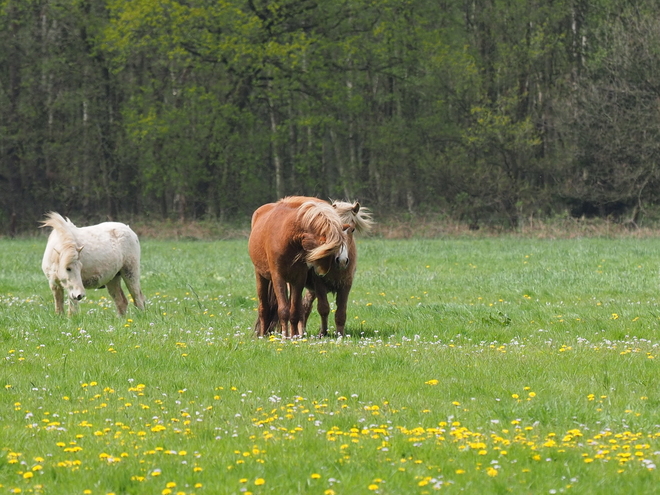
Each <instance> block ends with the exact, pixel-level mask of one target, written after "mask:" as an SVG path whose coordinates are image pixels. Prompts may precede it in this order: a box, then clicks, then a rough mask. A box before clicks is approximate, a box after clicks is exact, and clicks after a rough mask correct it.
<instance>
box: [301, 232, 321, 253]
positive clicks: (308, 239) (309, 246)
mask: <svg viewBox="0 0 660 495" xmlns="http://www.w3.org/2000/svg"><path fill="white" fill-rule="evenodd" d="M319 246H320V244H319V243H318V241H317V240H316V236H314V235H313V234H304V235H303V238H302V247H303V249H304V250H305V251H313V250H314V249H316V248H317V247H319Z"/></svg>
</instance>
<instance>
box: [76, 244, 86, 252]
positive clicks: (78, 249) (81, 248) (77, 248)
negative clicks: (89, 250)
mask: <svg viewBox="0 0 660 495" xmlns="http://www.w3.org/2000/svg"><path fill="white" fill-rule="evenodd" d="M84 247H85V245H84V244H83V245H82V246H80V247H76V251H78V254H80V251H82V250H83V248H84Z"/></svg>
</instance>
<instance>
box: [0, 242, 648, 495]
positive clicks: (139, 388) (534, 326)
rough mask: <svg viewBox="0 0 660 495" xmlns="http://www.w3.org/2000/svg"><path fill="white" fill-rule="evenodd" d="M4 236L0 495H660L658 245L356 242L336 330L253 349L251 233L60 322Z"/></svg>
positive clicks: (314, 323)
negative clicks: (142, 304) (140, 297)
mask: <svg viewBox="0 0 660 495" xmlns="http://www.w3.org/2000/svg"><path fill="white" fill-rule="evenodd" d="M44 247H45V237H43V238H41V237H40V238H33V239H21V240H2V241H0V266H1V267H2V268H1V270H0V342H1V347H0V353H1V355H2V364H1V365H0V386H1V387H2V388H0V448H1V449H2V452H1V454H0V493H31V494H61V493H62V494H63V493H66V494H94V495H96V494H104V495H106V494H117V495H119V494H143V493H144V494H162V495H168V494H199V495H202V494H214V495H215V494H244V495H249V494H254V495H257V494H303V493H304V494H319V495H353V494H371V493H373V494H419V495H423V494H431V493H458V492H462V493H478V492H482V493H534V494H536V493H550V494H552V493H604V492H606V491H608V492H611V493H654V492H659V491H660V488H658V487H660V483H659V481H660V476H658V469H657V463H658V461H659V460H660V457H659V456H660V407H659V406H660V387H659V380H658V375H659V362H660V348H659V345H660V339H659V338H658V334H657V332H658V327H659V323H660V307H659V306H658V282H659V281H660V278H659V268H660V239H658V238H647V239H632V238H620V239H605V238H583V239H570V240H547V239H546V240H539V239H529V238H522V237H513V236H511V237H508V236H503V237H490V238H486V237H484V238H479V239H467V238H450V239H426V240H421V239H418V240H415V239H412V240H384V239H377V238H368V239H360V240H358V249H359V253H360V261H359V266H358V274H357V277H356V282H355V285H354V287H353V291H352V292H351V297H350V300H349V307H348V320H349V321H348V324H347V334H348V335H347V336H346V337H345V338H343V339H340V338H337V337H336V336H335V335H334V334H333V332H332V328H333V325H331V334H330V336H329V337H328V338H324V339H318V338H315V337H314V336H313V335H314V334H315V332H316V331H317V328H318V325H319V319H318V316H317V315H313V317H312V319H311V321H310V323H309V326H308V330H311V332H310V333H312V335H311V336H309V337H308V338H304V339H299V340H291V341H287V340H282V339H281V338H279V337H277V336H272V337H270V338H266V339H256V338H255V337H254V336H253V334H252V327H253V324H254V321H255V318H256V301H255V298H254V292H255V290H254V286H255V284H254V275H253V270H252V265H251V263H250V260H249V258H248V256H247V252H246V241H245V240H227V241H214V242H211V241H208V242H207V241H191V240H181V241H164V240H158V241H157V240H149V239H146V240H143V241H142V257H143V259H142V286H143V291H144V293H145V296H146V297H147V309H146V310H145V311H144V312H140V311H138V310H137V309H136V308H135V307H134V306H131V307H130V308H129V312H128V315H127V317H126V318H119V317H117V316H116V315H115V309H114V306H113V303H112V302H111V300H110V299H109V296H108V294H107V292H106V291H105V290H98V291H90V292H88V297H87V298H86V299H85V300H84V301H82V302H81V305H80V308H81V311H80V313H79V314H77V315H75V316H73V317H71V318H67V317H65V316H56V315H55V314H54V311H53V303H52V296H51V294H50V290H49V288H48V284H47V281H46V278H45V277H44V275H43V274H42V272H41V268H40V263H41V256H42V253H43V249H44Z"/></svg>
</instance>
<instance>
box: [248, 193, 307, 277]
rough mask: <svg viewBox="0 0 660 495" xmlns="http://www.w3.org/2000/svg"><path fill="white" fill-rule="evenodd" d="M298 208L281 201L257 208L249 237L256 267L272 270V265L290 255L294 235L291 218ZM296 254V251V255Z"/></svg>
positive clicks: (262, 270) (249, 245) (265, 271)
mask: <svg viewBox="0 0 660 495" xmlns="http://www.w3.org/2000/svg"><path fill="white" fill-rule="evenodd" d="M296 213H297V210H296V209H294V208H291V207H289V206H286V205H282V204H280V203H268V204H265V205H263V206H260V207H259V208H257V210H256V211H255V212H254V214H253V215H252V229H251V231H250V237H249V239H248V252H249V254H250V258H251V259H252V262H253V263H254V265H255V268H257V270H258V271H259V272H260V273H262V274H267V273H268V272H270V269H271V268H272V265H273V264H275V263H279V262H280V260H281V259H282V258H287V257H292V256H289V254H290V253H289V251H290V249H289V246H290V241H291V238H292V236H293V235H294V233H293V231H292V230H291V226H292V222H291V220H292V219H293V218H295V215H296ZM293 256H295V253H294V255H293Z"/></svg>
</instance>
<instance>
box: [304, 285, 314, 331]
mask: <svg viewBox="0 0 660 495" xmlns="http://www.w3.org/2000/svg"><path fill="white" fill-rule="evenodd" d="M315 300H316V291H315V290H314V289H310V288H307V292H306V293H305V297H304V298H303V317H304V318H305V326H307V322H308V321H309V315H310V314H312V309H314V301H315Z"/></svg>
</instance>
